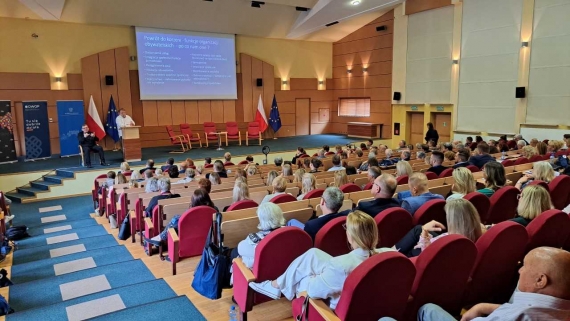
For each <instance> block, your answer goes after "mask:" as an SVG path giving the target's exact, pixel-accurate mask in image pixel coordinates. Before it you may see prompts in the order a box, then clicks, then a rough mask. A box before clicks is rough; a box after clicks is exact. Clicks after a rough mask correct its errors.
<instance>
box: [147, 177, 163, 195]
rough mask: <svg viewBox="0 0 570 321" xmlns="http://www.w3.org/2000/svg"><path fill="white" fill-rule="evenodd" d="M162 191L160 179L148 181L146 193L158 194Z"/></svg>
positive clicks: (153, 178)
mask: <svg viewBox="0 0 570 321" xmlns="http://www.w3.org/2000/svg"><path fill="white" fill-rule="evenodd" d="M159 190H160V189H159V188H158V179H157V178H156V177H151V178H149V179H147V181H146V185H145V186H144V192H145V193H154V192H158V191H159Z"/></svg>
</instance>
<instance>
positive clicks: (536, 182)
mask: <svg viewBox="0 0 570 321" xmlns="http://www.w3.org/2000/svg"><path fill="white" fill-rule="evenodd" d="M528 185H539V186H542V188H544V189H545V190H547V191H549V192H550V187H549V186H548V183H547V182H545V181H541V180H539V179H535V180H533V181H532V182H530V183H528Z"/></svg>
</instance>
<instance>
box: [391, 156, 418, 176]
mask: <svg viewBox="0 0 570 321" xmlns="http://www.w3.org/2000/svg"><path fill="white" fill-rule="evenodd" d="M413 173H414V170H413V169H412V165H410V163H408V162H407V161H405V160H403V161H399V162H398V163H397V164H396V174H395V175H396V178H398V177H400V176H408V177H410V176H412V174H413Z"/></svg>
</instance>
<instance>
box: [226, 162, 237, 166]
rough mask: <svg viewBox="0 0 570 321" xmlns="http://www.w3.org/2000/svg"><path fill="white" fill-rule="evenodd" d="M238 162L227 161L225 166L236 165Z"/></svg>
mask: <svg viewBox="0 0 570 321" xmlns="http://www.w3.org/2000/svg"><path fill="white" fill-rule="evenodd" d="M235 165H236V164H234V163H232V162H225V163H224V166H235Z"/></svg>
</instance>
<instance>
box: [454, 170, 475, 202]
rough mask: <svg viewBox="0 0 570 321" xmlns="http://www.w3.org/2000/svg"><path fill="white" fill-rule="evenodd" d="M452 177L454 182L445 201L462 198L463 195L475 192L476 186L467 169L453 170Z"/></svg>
mask: <svg viewBox="0 0 570 321" xmlns="http://www.w3.org/2000/svg"><path fill="white" fill-rule="evenodd" d="M452 176H453V180H454V181H455V182H454V183H453V185H452V186H451V193H452V194H451V195H449V196H448V197H447V201H451V200H455V199H458V198H463V197H464V196H465V195H467V194H469V193H472V192H475V189H476V187H477V184H476V183H475V178H473V174H472V173H471V171H470V170H469V169H467V168H465V167H460V168H457V169H454V170H453V173H452Z"/></svg>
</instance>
